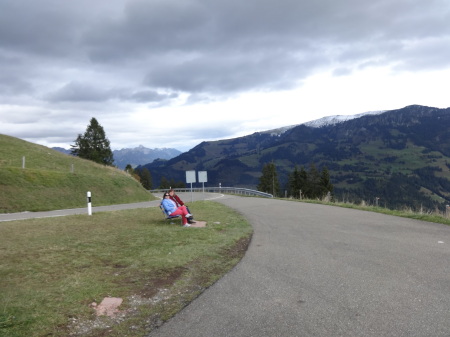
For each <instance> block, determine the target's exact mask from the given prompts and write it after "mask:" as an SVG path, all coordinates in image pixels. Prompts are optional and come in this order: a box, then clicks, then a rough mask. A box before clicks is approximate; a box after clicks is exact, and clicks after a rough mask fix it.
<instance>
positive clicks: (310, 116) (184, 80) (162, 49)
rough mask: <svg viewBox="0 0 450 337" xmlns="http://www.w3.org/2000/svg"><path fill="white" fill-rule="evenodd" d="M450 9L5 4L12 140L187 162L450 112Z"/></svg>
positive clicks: (363, 2)
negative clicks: (98, 128) (364, 115)
mask: <svg viewBox="0 0 450 337" xmlns="http://www.w3.org/2000/svg"><path fill="white" fill-rule="evenodd" d="M449 88H450V1H448V0H427V1H424V0H339V1H336V0H95V1H92V0H77V1H61V0H39V1H36V0H0V126H1V133H4V134H7V135H11V136H15V137H19V138H22V139H25V140H27V141H31V142H33V143H38V144H42V145H45V146H50V147H52V146H62V147H65V148H69V147H70V144H74V140H75V139H76V137H77V135H78V134H80V133H84V131H85V130H86V127H87V126H88V124H89V121H90V119H91V118H92V117H95V118H96V119H97V120H98V122H99V123H100V124H101V125H102V126H103V128H104V130H105V132H106V135H107V137H108V139H109V140H110V142H111V148H112V149H113V150H116V149H121V148H126V147H135V146H138V145H144V146H145V147H149V148H155V147H156V148H161V147H171V148H176V149H179V150H181V151H186V150H188V149H190V148H192V147H194V146H195V145H197V144H199V143H200V142H201V141H203V140H216V139H226V138H234V137H238V136H242V135H247V134H251V133H253V132H256V131H263V130H270V129H273V128H277V127H281V126H288V125H294V124H301V123H304V122H307V121H311V120H314V119H318V118H321V117H323V116H329V115H339V114H340V115H349V114H357V113H361V112H366V111H374V110H390V109H397V108H402V107H404V106H407V105H411V104H421V105H427V106H434V107H439V108H447V107H450V94H449Z"/></svg>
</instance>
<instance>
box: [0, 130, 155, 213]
mask: <svg viewBox="0 0 450 337" xmlns="http://www.w3.org/2000/svg"><path fill="white" fill-rule="evenodd" d="M23 158H25V159H23ZM88 191H90V192H91V193H92V205H93V206H101V205H111V204H123V203H131V202H140V201H147V200H153V199H154V197H153V196H152V195H151V194H150V193H148V192H147V191H146V190H145V189H144V188H143V187H142V185H141V184H140V183H139V182H137V181H136V180H135V179H133V178H132V177H131V176H130V175H128V174H127V173H126V172H124V171H121V170H119V169H117V168H113V167H107V166H103V165H100V164H96V163H94V162H92V161H89V160H85V159H81V158H78V157H73V156H69V155H66V154H63V153H60V152H58V151H55V150H52V149H50V148H47V147H45V146H41V145H37V144H33V143H30V142H26V141H24V140H21V139H18V138H15V137H10V136H7V135H3V134H0V212H1V213H13V212H23V211H45V210H55V209H66V208H79V207H85V206H86V193H87V192H88Z"/></svg>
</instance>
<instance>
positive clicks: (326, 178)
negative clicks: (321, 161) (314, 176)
mask: <svg viewBox="0 0 450 337" xmlns="http://www.w3.org/2000/svg"><path fill="white" fill-rule="evenodd" d="M320 186H321V188H322V195H323V196H325V195H326V194H328V192H329V193H330V195H333V190H334V186H333V184H332V183H331V180H330V172H329V171H328V168H327V167H324V168H323V169H322V172H321V173H320Z"/></svg>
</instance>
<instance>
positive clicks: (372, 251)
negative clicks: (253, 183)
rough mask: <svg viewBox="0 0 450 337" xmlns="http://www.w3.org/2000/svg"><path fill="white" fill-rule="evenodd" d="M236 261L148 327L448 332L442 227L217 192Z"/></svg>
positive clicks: (182, 331) (161, 334)
mask: <svg viewBox="0 0 450 337" xmlns="http://www.w3.org/2000/svg"><path fill="white" fill-rule="evenodd" d="M218 201H219V202H221V203H223V204H225V205H227V206H230V207H232V208H234V209H236V210H238V211H240V212H242V213H243V214H244V215H245V216H246V217H247V218H248V219H249V221H250V222H251V224H252V225H253V227H254V236H253V239H252V242H251V244H250V247H249V249H248V251H247V253H246V255H245V257H244V258H243V259H242V261H241V262H240V263H239V264H238V265H237V266H236V267H235V268H234V269H233V270H232V271H231V272H229V273H228V274H227V275H225V276H224V277H223V278H222V279H221V280H219V281H218V282H217V283H216V284H214V285H213V286H212V287H210V288H209V289H207V290H206V291H205V292H204V293H203V294H202V295H201V296H199V298H197V299H196V300H195V301H193V302H192V303H191V304H190V305H188V306H187V307H186V308H185V309H184V310H182V311H181V312H180V313H179V314H177V315H176V316H175V317H174V318H173V319H171V320H170V321H168V322H167V323H166V324H164V325H163V326H162V327H160V328H159V329H157V330H155V331H154V332H152V333H151V334H150V335H149V336H151V337H169V336H170V337H177V336H180V337H181V336H182V337H190V336H192V337H194V336H195V337H201V336H205V337H220V336H223V337H225V336H230V337H231V336H233V337H238V336H243V337H250V336H255V337H261V336H286V337H287V336H289V337H291V336H346V337H349V336H358V337H361V336H405V337H406V336H408V337H411V336H427V337H428V336H450V268H449V265H450V227H448V226H445V225H440V224H433V223H427V222H421V221H416V220H409V219H404V218H399V217H393V216H387V215H382V214H376V213H371V212H365V211H358V210H351V209H344V208H339V207H332V206H324V205H315V204H305V203H295V202H289V201H280V200H273V199H261V198H240V197H231V196H225V197H224V198H222V199H218Z"/></svg>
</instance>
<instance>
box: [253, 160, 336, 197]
mask: <svg viewBox="0 0 450 337" xmlns="http://www.w3.org/2000/svg"><path fill="white" fill-rule="evenodd" d="M286 185H287V186H286V192H287V195H288V196H290V197H292V198H296V199H323V198H324V197H325V196H327V195H329V196H330V197H332V196H333V190H334V187H333V184H332V183H331V180H330V173H329V171H328V168H327V167H323V168H322V170H320V171H319V170H318V169H317V167H316V165H315V164H311V165H310V166H309V169H308V170H306V169H305V167H304V166H302V167H300V169H299V168H298V166H297V165H296V166H295V167H294V171H293V172H291V173H290V174H289V177H288V182H287V184H286ZM257 189H258V191H261V192H265V193H270V194H272V195H273V196H281V192H280V182H279V180H278V174H277V169H276V166H275V163H274V162H270V163H267V164H265V165H264V166H263V168H262V174H261V177H260V178H259V184H258V186H257Z"/></svg>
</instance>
